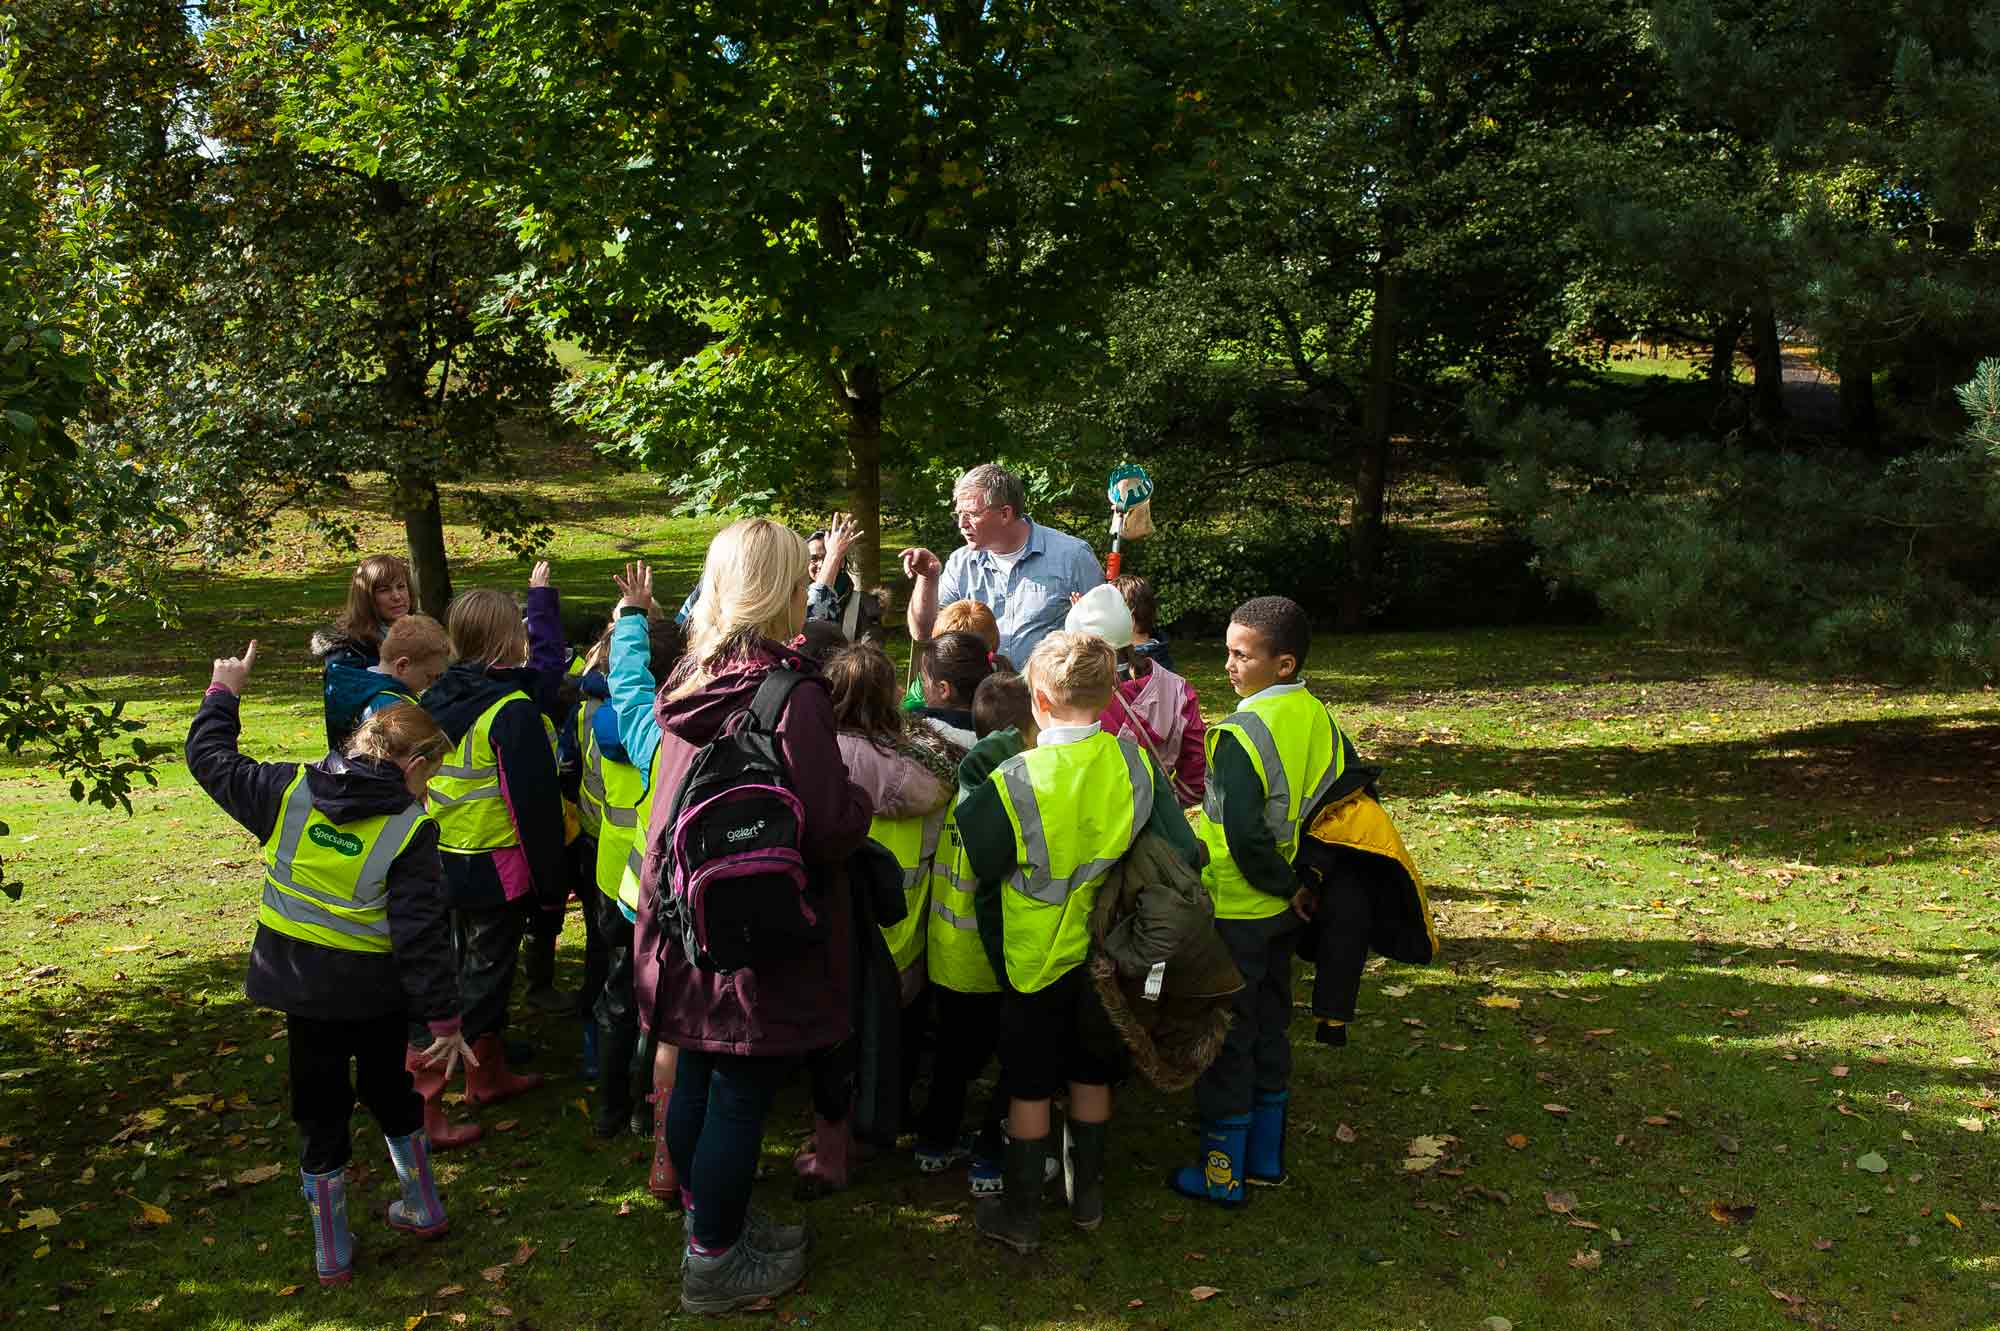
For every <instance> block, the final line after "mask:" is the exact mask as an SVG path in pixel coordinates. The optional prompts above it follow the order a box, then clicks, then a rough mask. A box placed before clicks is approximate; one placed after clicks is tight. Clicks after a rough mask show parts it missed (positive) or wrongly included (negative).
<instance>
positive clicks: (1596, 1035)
mask: <svg viewBox="0 0 2000 1331" xmlns="http://www.w3.org/2000/svg"><path fill="white" fill-rule="evenodd" d="M1616 1034H1618V1028H1617V1027H1616V1026H1599V1027H1598V1028H1597V1029H1595V1030H1590V1031H1585V1032H1584V1033H1583V1035H1584V1038H1585V1039H1587V1040H1599V1039H1602V1038H1603V1037H1605V1036H1607V1035H1616Z"/></svg>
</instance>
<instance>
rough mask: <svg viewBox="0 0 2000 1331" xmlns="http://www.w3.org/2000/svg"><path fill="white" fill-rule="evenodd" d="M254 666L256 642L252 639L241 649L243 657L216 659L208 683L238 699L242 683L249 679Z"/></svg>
mask: <svg viewBox="0 0 2000 1331" xmlns="http://www.w3.org/2000/svg"><path fill="white" fill-rule="evenodd" d="M256 664H257V640H256V639H255V638H252V639H251V640H250V645H249V646H248V647H246V648H244V649H243V655H241V656H218V657H216V658H215V666H214V668H213V669H212V670H211V671H210V672H209V676H208V682H209V684H210V685H211V686H213V685H216V684H220V685H221V686H222V687H223V688H225V689H228V690H229V691H230V692H231V693H234V694H236V695H238V696H239V697H240V696H241V695H242V693H243V685H244V683H245V682H247V681H248V680H249V678H250V670H251V667H253V666H255V665H256Z"/></svg>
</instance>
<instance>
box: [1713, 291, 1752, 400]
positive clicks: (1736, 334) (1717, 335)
mask: <svg viewBox="0 0 2000 1331" xmlns="http://www.w3.org/2000/svg"><path fill="white" fill-rule="evenodd" d="M1742 340H1743V312H1742V311H1741V310H1738V311H1737V312H1736V313H1734V314H1732V315H1730V316H1729V317H1728V318H1726V319H1723V320H1722V321H1720V322H1719V323H1717V324H1716V325H1715V331H1714V332H1712V333H1711V334H1709V339H1708V385H1709V387H1710V388H1713V389H1714V390H1715V392H1716V396H1717V397H1718V398H1720V397H1721V396H1722V395H1723V394H1726V393H1727V392H1728V391H1729V386H1730V385H1731V384H1733V383H1735V382H1736V344H1737V343H1739V342H1741V341H1742Z"/></svg>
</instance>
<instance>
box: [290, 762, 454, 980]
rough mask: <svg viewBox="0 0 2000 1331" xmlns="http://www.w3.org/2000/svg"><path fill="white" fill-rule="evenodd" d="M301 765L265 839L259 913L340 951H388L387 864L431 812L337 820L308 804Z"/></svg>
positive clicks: (416, 808) (415, 807) (294, 934)
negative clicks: (276, 818) (352, 820)
mask: <svg viewBox="0 0 2000 1331" xmlns="http://www.w3.org/2000/svg"><path fill="white" fill-rule="evenodd" d="M305 781H306V769H305V768H303V767H301V768H299V773H298V775H297V776H295V777H293V778H292V783H291V784H290V785H289V786H286V787H285V794H284V798H283V800H282V801H281V802H280V803H279V805H278V823H277V826H275V827H273V828H272V829H271V837H270V839H269V840H268V841H266V842H265V843H264V900H263V903H262V904H261V905H260V906H258V908H257V921H258V923H260V924H262V925H263V926H264V927H265V928H267V929H273V930H276V931H277V932H278V933H281V934H284V935H286V936H287V937H290V938H297V939H300V940H302V941H304V942H307V943H317V944H319V945H320V946H321V947H334V948H340V949H341V950H342V951H346V952H388V951H390V950H391V947H390V942H389V866H390V865H392V864H394V863H395V862H396V857H397V856H398V855H400V854H402V853H403V848H404V847H405V846H408V845H409V844H410V839H411V838H412V837H414V836H415V835H416V834H417V829H418V828H420V827H422V826H423V825H424V823H425V821H426V820H427V819H428V817H429V815H427V814H426V813H425V812H424V806H423V805H421V804H418V803H415V802H414V801H412V802H411V804H410V807H409V808H407V809H405V810H403V811H402V812H401V813H396V814H385V815H382V816H380V817H376V818H363V819H360V820H358V821H356V822H351V823H335V822H333V821H332V820H331V819H329V818H328V817H327V816H326V815H325V814H323V813H321V812H320V811H319V810H318V809H316V808H314V807H313V802H312V792H311V790H310V788H309V787H307V785H306V784H305Z"/></svg>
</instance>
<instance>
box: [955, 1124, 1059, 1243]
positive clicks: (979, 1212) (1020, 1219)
mask: <svg viewBox="0 0 2000 1331" xmlns="http://www.w3.org/2000/svg"><path fill="white" fill-rule="evenodd" d="M1048 1145H1049V1139H1048V1138H1047V1137H1036V1138H1034V1139H1033V1140H1032V1141H1022V1140H1021V1139H1020V1138H1018V1137H1016V1138H1014V1139H1013V1140H1011V1141H1009V1142H1008V1143H1007V1156H1006V1166H1005V1170H1004V1176H1005V1178H1006V1181H1007V1190H1006V1192H1004V1193H1003V1194H1001V1195H1000V1196H998V1197H982V1198H980V1200H979V1205H978V1207H977V1208H976V1209H975V1210H974V1212H973V1216H972V1223H973V1226H974V1227H975V1228H977V1229H978V1230H979V1232H980V1233H981V1234H984V1235H985V1236H986V1237H987V1238H989V1239H993V1240H994V1241H996V1242H999V1243H1004V1244H1006V1245H1007V1246H1008V1247H1010V1248H1012V1249H1013V1250H1014V1251H1015V1252H1018V1253H1030V1252H1033V1251H1034V1250H1035V1249H1036V1248H1038V1247H1040V1246H1041V1242H1042V1170H1043V1164H1042V1162H1043V1161H1044V1160H1046V1159H1047V1158H1048Z"/></svg>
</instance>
